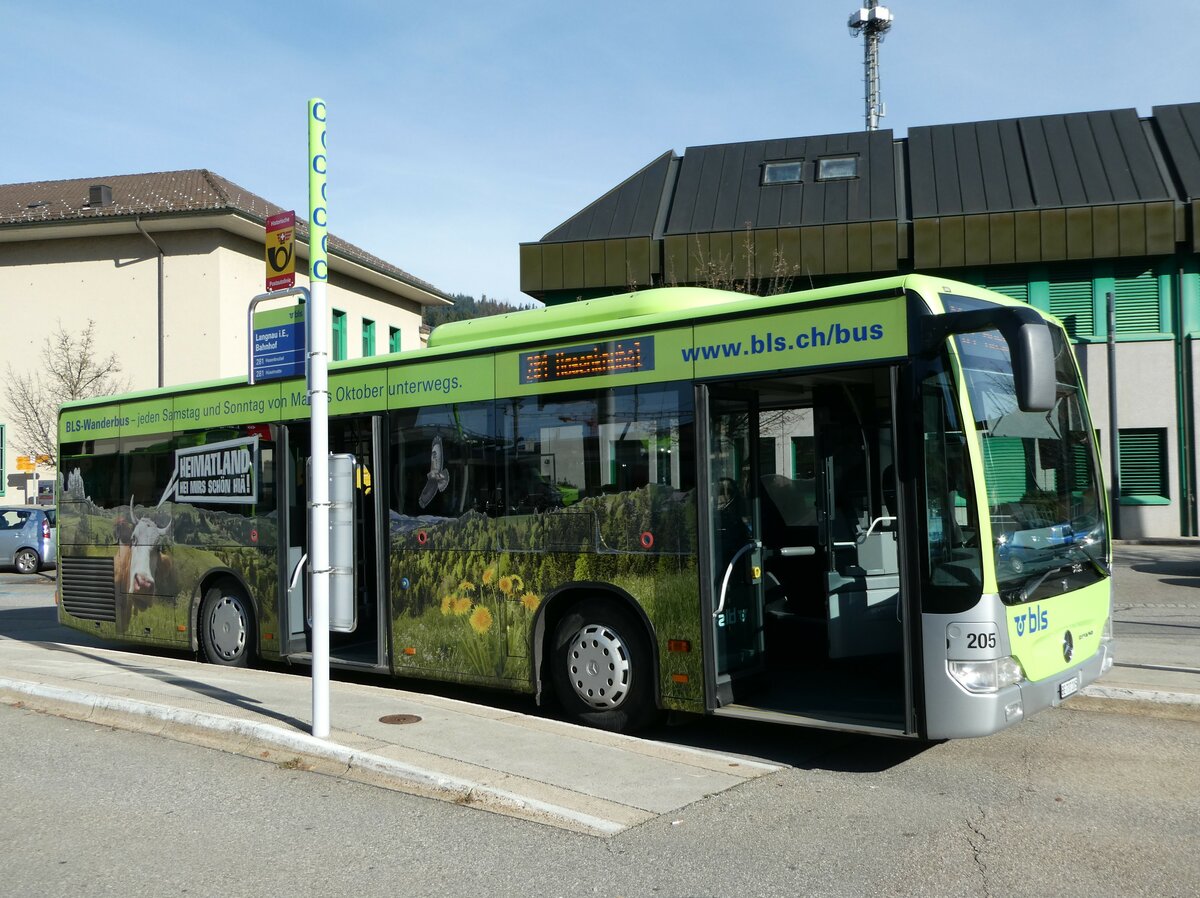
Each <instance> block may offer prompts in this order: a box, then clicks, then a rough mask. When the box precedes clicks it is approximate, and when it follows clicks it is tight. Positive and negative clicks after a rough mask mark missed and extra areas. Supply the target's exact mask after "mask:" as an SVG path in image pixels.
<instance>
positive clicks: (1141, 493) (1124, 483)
mask: <svg viewBox="0 0 1200 898" xmlns="http://www.w3.org/2000/svg"><path fill="white" fill-rule="evenodd" d="M1117 439H1118V440H1119V442H1120V452H1121V504H1122V505H1164V504H1167V503H1168V502H1169V501H1170V498H1171V494H1170V490H1169V487H1168V483H1167V430H1166V428H1165V427H1141V428H1136V429H1128V430H1127V429H1125V428H1122V429H1121V430H1120V431H1119V432H1118V434H1117Z"/></svg>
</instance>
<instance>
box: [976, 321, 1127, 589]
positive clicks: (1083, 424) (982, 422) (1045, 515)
mask: <svg viewBox="0 0 1200 898" xmlns="http://www.w3.org/2000/svg"><path fill="white" fill-rule="evenodd" d="M960 302H962V303H964V304H965V303H968V302H970V300H960ZM1052 334H1053V346H1054V353H1055V360H1054V368H1055V379H1056V381H1057V389H1056V399H1055V403H1054V407H1053V408H1052V409H1051V410H1050V411H1049V412H1023V411H1021V410H1020V409H1019V408H1018V406H1017V398H1016V394H1015V391H1014V389H1013V377H1012V364H1011V361H1010V358H1009V350H1008V344H1007V343H1006V342H1005V340H1004V338H1003V337H1002V336H1001V335H1000V333H999V332H998V331H986V332H982V333H972V334H960V335H958V336H957V337H955V344H956V347H957V349H958V357H959V363H960V365H961V370H962V376H963V378H964V380H965V383H966V386H967V391H968V394H969V396H970V402H971V409H972V415H973V417H974V420H975V428H976V430H977V431H978V433H979V435H980V438H981V444H982V447H983V464H984V472H985V480H986V484H987V501H988V506H989V514H990V518H991V524H992V552H993V555H994V558H995V567H996V579H997V583H998V586H999V590H1000V596H1001V598H1002V599H1003V600H1004V601H1005V602H1007V603H1009V604H1013V603H1017V602H1023V601H1029V600H1031V599H1036V598H1041V597H1043V596H1047V595H1051V594H1056V593H1060V592H1063V591H1066V590H1068V589H1075V588H1078V587H1080V586H1084V585H1087V584H1088V583H1093V582H1095V581H1096V580H1098V579H1101V578H1103V577H1107V576H1108V570H1107V568H1106V567H1105V562H1106V559H1107V558H1108V532H1107V527H1106V523H1105V515H1104V507H1103V503H1102V500H1101V495H1100V482H1099V476H1098V473H1097V458H1096V451H1095V441H1094V438H1093V432H1092V428H1091V423H1090V421H1089V419H1088V415H1087V411H1086V405H1085V403H1084V400H1083V395H1082V390H1081V388H1080V385H1079V377H1078V374H1077V370H1076V367H1075V364H1074V360H1073V358H1072V355H1071V348H1070V345H1069V344H1068V342H1067V340H1066V338H1065V337H1064V335H1063V333H1062V331H1061V329H1058V328H1053V329H1052Z"/></svg>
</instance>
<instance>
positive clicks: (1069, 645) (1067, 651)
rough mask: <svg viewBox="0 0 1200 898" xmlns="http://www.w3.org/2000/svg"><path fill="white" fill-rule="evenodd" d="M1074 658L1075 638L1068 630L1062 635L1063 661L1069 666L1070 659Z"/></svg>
mask: <svg viewBox="0 0 1200 898" xmlns="http://www.w3.org/2000/svg"><path fill="white" fill-rule="evenodd" d="M1074 657H1075V637H1074V636H1072V635H1071V631H1070V630H1068V631H1067V632H1066V633H1065V634H1063V660H1064V661H1066V662H1067V663H1068V664H1069V663H1070V662H1071V659H1072V658H1074Z"/></svg>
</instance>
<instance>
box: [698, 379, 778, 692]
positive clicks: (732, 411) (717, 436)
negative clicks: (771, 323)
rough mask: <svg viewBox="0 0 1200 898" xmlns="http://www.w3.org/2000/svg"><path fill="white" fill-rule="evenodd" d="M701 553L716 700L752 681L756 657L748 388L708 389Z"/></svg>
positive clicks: (759, 604) (753, 410)
mask: <svg viewBox="0 0 1200 898" xmlns="http://www.w3.org/2000/svg"><path fill="white" fill-rule="evenodd" d="M708 412H709V427H708V446H707V456H708V479H707V482H708V484H709V490H708V495H709V501H708V509H709V532H710V538H709V555H710V557H711V559H712V562H711V564H710V572H711V577H710V586H711V594H712V602H711V603H710V604H711V607H712V611H711V618H712V630H713V644H714V647H715V652H714V659H715V667H716V669H715V678H716V680H715V682H716V693H717V697H716V700H717V703H719V704H728V703H730V702H734V701H737V700H738V698H739V696H740V695H741V694H742V693H744V692H746V691H748V689H752V687H747V686H745V685H744V684H745V683H746V682H747V681H753V680H754V679H755V678H756V677H758V676H759V675H761V673H762V671H763V664H764V657H763V653H764V648H765V646H764V643H763V608H764V600H763V596H764V594H763V571H762V541H761V539H760V537H759V533H758V497H757V493H756V491H755V490H754V489H753V486H752V485H753V483H754V482H755V480H756V479H757V467H758V459H757V458H756V456H755V447H756V446H757V445H758V424H759V413H758V404H757V397H756V396H755V395H754V394H753V393H746V394H738V393H733V392H721V391H718V390H713V391H710V393H709V397H708Z"/></svg>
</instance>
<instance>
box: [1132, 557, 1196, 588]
mask: <svg viewBox="0 0 1200 898" xmlns="http://www.w3.org/2000/svg"><path fill="white" fill-rule="evenodd" d="M1129 569H1130V570H1131V571H1135V572H1137V573H1139V574H1152V575H1154V576H1156V577H1158V578H1160V580H1161V581H1162V582H1163V583H1164V584H1166V585H1167V586H1200V561H1146V562H1138V563H1136V564H1131V565H1130V566H1129Z"/></svg>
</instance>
